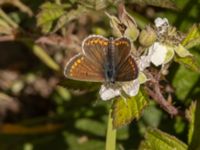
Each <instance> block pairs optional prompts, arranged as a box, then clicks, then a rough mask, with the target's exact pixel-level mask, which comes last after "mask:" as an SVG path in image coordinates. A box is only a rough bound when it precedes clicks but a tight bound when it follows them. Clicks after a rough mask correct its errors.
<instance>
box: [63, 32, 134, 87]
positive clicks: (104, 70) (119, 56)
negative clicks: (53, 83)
mask: <svg viewBox="0 0 200 150" xmlns="http://www.w3.org/2000/svg"><path fill="white" fill-rule="evenodd" d="M130 50H131V43H130V40H129V39H127V38H125V37H122V38H118V39H113V38H109V39H107V38H104V37H103V36H99V35H92V36H88V37H87V38H86V39H85V40H84V41H83V43H82V53H80V54H78V55H76V56H74V57H73V58H72V59H71V60H70V61H69V62H68V63H67V65H66V67H65V70H64V74H65V76H66V77H68V78H70V79H74V80H82V81H92V82H108V83H114V82H116V81H118V82H124V81H131V80H134V79H135V78H137V76H138V67H137V64H136V62H135V60H134V58H133V56H132V55H131V53H130Z"/></svg>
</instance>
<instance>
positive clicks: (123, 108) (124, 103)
mask: <svg viewBox="0 0 200 150" xmlns="http://www.w3.org/2000/svg"><path fill="white" fill-rule="evenodd" d="M147 103H148V98H147V97H146V95H145V93H144V92H143V91H142V90H140V91H139V92H138V94H137V95H136V96H134V97H131V98H128V99H126V100H125V99H123V98H119V99H116V100H115V101H114V103H113V112H112V117H113V127H114V128H120V127H122V126H124V125H127V124H129V123H130V122H131V121H132V120H133V119H138V118H139V117H140V115H141V112H142V110H143V108H144V107H145V106H146V105H147Z"/></svg>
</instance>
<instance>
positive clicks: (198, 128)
mask: <svg viewBox="0 0 200 150" xmlns="http://www.w3.org/2000/svg"><path fill="white" fill-rule="evenodd" d="M194 105H195V104H194ZM192 111H193V112H192V113H193V114H192V116H191V117H193V118H192V119H193V121H192V122H190V130H189V140H190V138H191V143H190V145H189V148H188V149H189V150H199V149H200V143H199V135H200V119H199V115H200V102H199V101H196V108H195V106H193V109H192ZM190 136H191V137H190ZM189 142H190V141H189Z"/></svg>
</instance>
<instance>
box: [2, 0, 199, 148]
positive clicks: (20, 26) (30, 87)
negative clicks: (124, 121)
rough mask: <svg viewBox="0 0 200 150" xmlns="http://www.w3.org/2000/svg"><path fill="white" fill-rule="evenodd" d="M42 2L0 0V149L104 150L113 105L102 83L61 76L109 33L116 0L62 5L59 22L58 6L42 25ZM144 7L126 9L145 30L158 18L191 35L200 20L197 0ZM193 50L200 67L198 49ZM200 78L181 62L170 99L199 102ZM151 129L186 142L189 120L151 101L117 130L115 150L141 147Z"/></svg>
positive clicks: (181, 104)
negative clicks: (87, 44) (95, 37)
mask: <svg viewBox="0 0 200 150" xmlns="http://www.w3.org/2000/svg"><path fill="white" fill-rule="evenodd" d="M45 2H47V1H42V0H21V1H19V0H13V1H11V0H1V1H0V150H46V149H49V150H54V149H57V150H65V149H66V150H67V149H69V150H80V149H81V150H93V149H95V150H102V149H104V148H105V139H106V136H105V135H106V128H107V116H108V109H109V108H110V106H111V103H110V102H103V101H101V100H100V99H99V95H98V91H99V87H100V85H99V84H94V83H85V82H78V81H71V80H68V79H66V78H65V77H64V75H63V73H62V72H63V67H64V65H65V64H66V62H67V61H68V60H69V58H70V57H71V56H73V55H74V54H76V53H77V52H80V50H81V41H82V40H83V39H84V38H85V37H86V36H88V35H89V34H101V35H104V36H107V37H109V36H111V34H112V33H111V27H110V25H109V18H108V17H107V16H106V15H105V13H104V12H105V11H106V12H109V13H110V14H114V15H117V5H118V1H114V0H108V1H107V0H96V1H95V0H92V1H89V0H81V1H78V0H69V1H68V0H65V1H64V0H63V1H62V4H63V5H62V6H63V8H62V9H63V11H64V12H65V15H64V17H63V18H62V19H60V17H61V15H59V14H62V13H63V12H62V9H61V8H59V11H57V10H58V9H57V8H56V7H55V10H56V11H55V12H54V11H53V14H52V12H49V16H52V17H49V18H50V20H45V21H46V22H42V21H38V20H39V19H40V17H41V16H42V15H43V14H42V13H41V12H42V10H43V11H44V8H41V5H42V4H44V3H45ZM49 2H52V3H57V4H59V3H60V1H59V0H55V1H49ZM139 2H140V1H139V0H127V1H125V6H126V9H127V11H128V12H129V13H130V14H131V15H133V16H134V18H135V20H136V22H137V24H138V26H139V27H140V28H143V27H144V26H145V25H147V24H148V23H153V21H154V19H155V18H156V17H158V16H159V17H166V18H168V20H169V22H170V24H172V25H174V26H175V27H177V29H178V30H180V31H182V32H187V31H188V29H189V28H191V26H192V25H193V24H194V23H198V22H199V20H200V0H181V1H180V0H179V1H178V0H176V1H173V2H174V3H175V4H176V6H177V8H174V5H172V4H174V3H170V1H166V3H165V4H164V5H163V7H158V6H157V4H158V3H154V4H153V5H145V4H144V3H143V4H141V3H139ZM145 2H146V3H148V1H145ZM163 2H164V1H163ZM167 2H168V3H167ZM160 6H161V5H160ZM166 7H167V8H166ZM52 10H53V9H52ZM52 10H51V11H52ZM56 15H57V17H55V16H56ZM54 17H55V18H54ZM8 18H9V19H10V20H11V22H10V20H9V19H8ZM49 18H47V19H49ZM6 19H8V20H6ZM51 19H52V20H53V21H52V23H51V25H49V22H51ZM2 20H4V21H5V20H6V22H8V26H7V25H5V24H4V23H2V22H3V21H2ZM12 21H13V22H12ZM38 22H39V23H38ZM58 22H59V23H58ZM45 23H46V25H45ZM2 24H3V25H2ZM41 24H42V25H41ZM2 26H3V27H2ZM38 26H40V27H38ZM61 27H62V28H61ZM53 30H54V31H53ZM49 31H52V32H51V33H48V32H49ZM45 32H46V33H45ZM33 42H35V43H33ZM36 43H37V44H36ZM190 52H191V53H193V54H194V56H195V57H196V59H197V61H198V62H199V64H200V48H199V47H196V48H193V49H191V51H190ZM199 77H200V76H199V74H198V73H195V72H192V71H190V70H188V69H186V68H184V67H183V66H179V65H178V64H177V63H173V65H172V66H171V67H170V72H169V75H168V76H167V78H168V81H169V82H170V83H172V85H173V87H174V88H175V89H176V92H175V93H174V95H173V102H174V105H176V106H177V107H178V108H179V109H182V110H185V109H186V108H188V107H189V105H190V103H191V101H192V100H197V99H198V98H199V96H200V84H199V83H200V78H199ZM147 127H157V128H159V129H161V130H162V131H165V132H167V133H169V134H172V135H174V136H176V137H177V138H179V139H180V140H182V141H184V142H185V143H187V134H188V122H187V121H186V120H184V119H182V118H180V117H174V118H171V116H169V115H168V114H167V113H166V112H164V111H163V110H162V109H161V108H160V107H159V106H158V105H156V104H155V103H154V102H153V101H152V102H150V104H149V106H148V107H146V108H145V109H144V111H143V114H142V117H141V118H140V119H139V120H134V121H133V122H132V123H131V124H130V125H128V126H125V127H123V128H120V129H119V130H117V149H119V150H123V149H125V150H133V149H138V146H139V144H140V142H141V140H142V139H143V138H144V133H145V130H146V128H147Z"/></svg>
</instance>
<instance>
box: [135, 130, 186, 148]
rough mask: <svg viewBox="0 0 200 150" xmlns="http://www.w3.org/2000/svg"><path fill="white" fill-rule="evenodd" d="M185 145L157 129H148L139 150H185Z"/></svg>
mask: <svg viewBox="0 0 200 150" xmlns="http://www.w3.org/2000/svg"><path fill="white" fill-rule="evenodd" d="M186 149H187V145H186V144H185V143H183V142H182V141H180V140H178V139H177V138H175V137H174V136H172V135H169V134H167V133H164V132H162V131H160V130H158V129H148V130H147V132H146V134H145V140H144V141H143V142H142V143H141V144H140V148H139V150H186Z"/></svg>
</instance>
